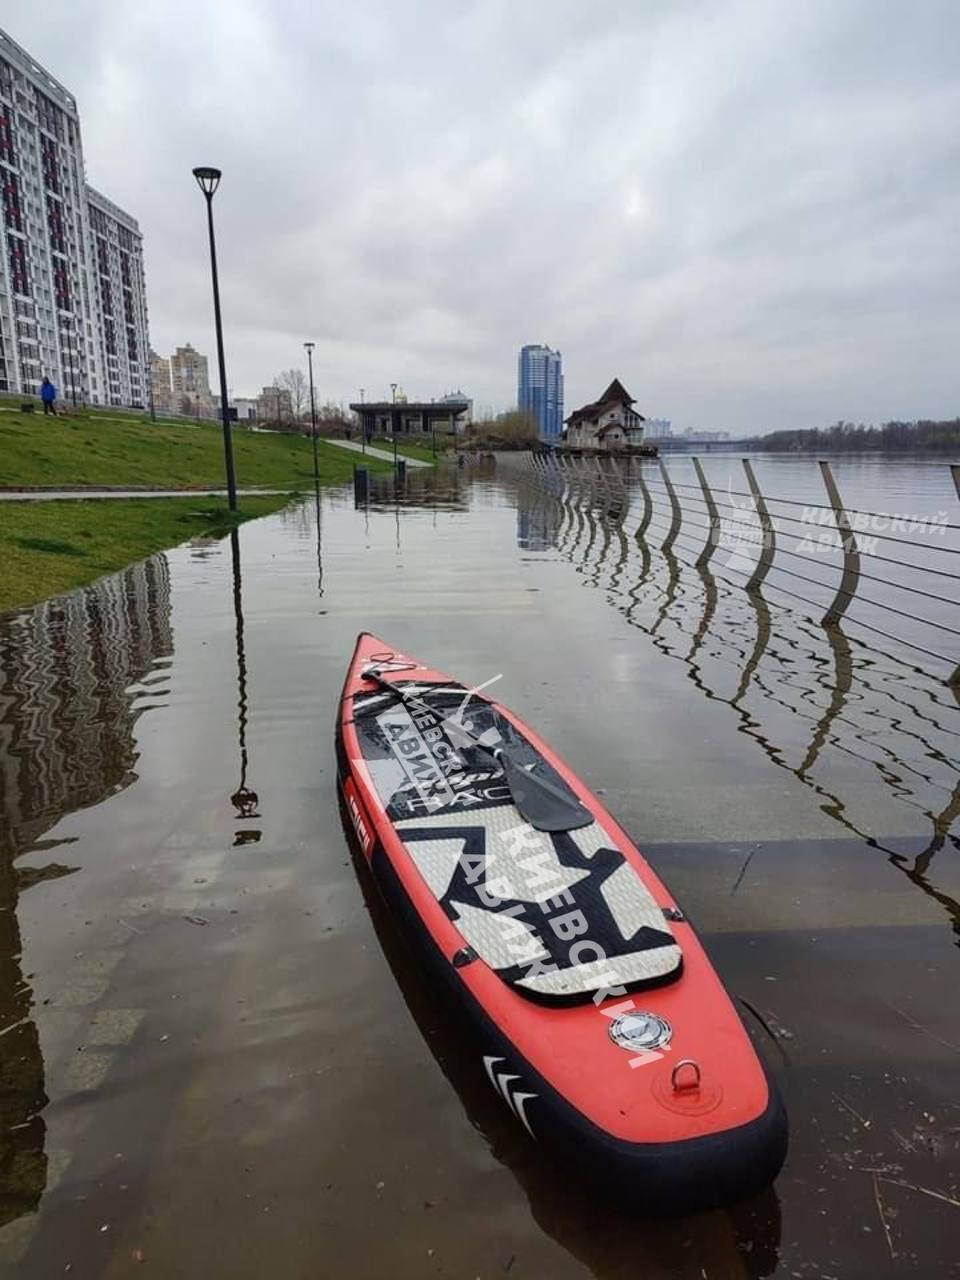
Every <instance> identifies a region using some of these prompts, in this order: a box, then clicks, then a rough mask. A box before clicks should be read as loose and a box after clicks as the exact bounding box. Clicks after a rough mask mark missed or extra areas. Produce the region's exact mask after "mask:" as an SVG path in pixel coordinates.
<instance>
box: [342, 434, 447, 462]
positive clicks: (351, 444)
mask: <svg viewBox="0 0 960 1280" xmlns="http://www.w3.org/2000/svg"><path fill="white" fill-rule="evenodd" d="M326 443H327V444H335V445H337V446H338V448H340V449H350V450H352V451H353V452H354V453H363V452H364V448H363V445H362V444H357V443H356V441H354V440H330V439H329V438H328V439H327V441H326ZM366 454H367V457H368V458H383V460H384V461H385V462H392V461H393V451H392V450H390V451H389V452H388V451H387V450H386V449H375V448H374V447H373V445H370V444H368V445H367V448H366ZM400 457H401V458H403V460H404V462H405V463H406V464H407V466H408V467H432V466H433V463H432V462H421V460H420V459H419V458H408V457H407V456H406V455H405V454H403V453H401V454H400Z"/></svg>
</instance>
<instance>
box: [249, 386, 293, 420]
mask: <svg viewBox="0 0 960 1280" xmlns="http://www.w3.org/2000/svg"><path fill="white" fill-rule="evenodd" d="M292 417H293V397H292V396H291V395H290V392H289V391H287V390H285V389H284V388H283V387H264V388H263V390H262V391H261V392H260V394H259V395H258V396H257V420H258V421H259V422H282V421H283V420H284V419H285V418H292Z"/></svg>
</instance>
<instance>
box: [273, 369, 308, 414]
mask: <svg viewBox="0 0 960 1280" xmlns="http://www.w3.org/2000/svg"><path fill="white" fill-rule="evenodd" d="M273 385H274V386H275V387H279V388H280V389H281V390H282V391H289V393H290V403H291V405H292V406H293V416H294V417H295V418H296V419H297V420H298V421H299V420H300V419H301V418H302V417H303V415H304V413H305V412H306V410H307V409H308V408H309V402H310V389H309V385H308V383H307V375H306V374H305V373H304V372H303V370H302V369H284V370H283V372H282V373H278V374H277V376H276V377H275V378H274V380H273Z"/></svg>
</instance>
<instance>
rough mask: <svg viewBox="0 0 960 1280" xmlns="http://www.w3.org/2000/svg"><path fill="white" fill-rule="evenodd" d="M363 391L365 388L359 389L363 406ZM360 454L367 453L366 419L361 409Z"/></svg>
mask: <svg viewBox="0 0 960 1280" xmlns="http://www.w3.org/2000/svg"><path fill="white" fill-rule="evenodd" d="M364 391H366V387H361V388H360V403H361V404H363V393H364ZM360 452H361V453H363V454H366V452H367V420H366V418H364V416H363V410H362V409H361V410H360Z"/></svg>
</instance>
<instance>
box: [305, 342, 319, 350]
mask: <svg viewBox="0 0 960 1280" xmlns="http://www.w3.org/2000/svg"><path fill="white" fill-rule="evenodd" d="M316 345H317V344H316V343H315V342H305V343H304V344H303V347H304V350H305V351H312V350H313V349H314V347H315V346H316Z"/></svg>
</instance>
